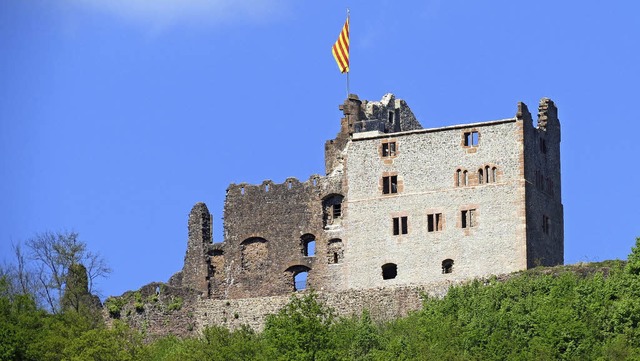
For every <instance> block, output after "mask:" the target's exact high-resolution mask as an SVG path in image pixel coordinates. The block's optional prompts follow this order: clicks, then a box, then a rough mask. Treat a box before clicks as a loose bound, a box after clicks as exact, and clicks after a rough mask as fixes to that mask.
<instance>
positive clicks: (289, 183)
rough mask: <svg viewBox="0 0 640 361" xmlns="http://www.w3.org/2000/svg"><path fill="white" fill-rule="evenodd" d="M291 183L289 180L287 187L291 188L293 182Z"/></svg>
mask: <svg viewBox="0 0 640 361" xmlns="http://www.w3.org/2000/svg"><path fill="white" fill-rule="evenodd" d="M291 183H292V182H291V181H288V182H287V189H291V186H292V184H291Z"/></svg>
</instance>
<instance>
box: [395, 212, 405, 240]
mask: <svg viewBox="0 0 640 361" xmlns="http://www.w3.org/2000/svg"><path fill="white" fill-rule="evenodd" d="M407 233H409V222H408V219H407V217H406V216H405V217H394V218H393V235H394V236H398V235H400V234H407Z"/></svg>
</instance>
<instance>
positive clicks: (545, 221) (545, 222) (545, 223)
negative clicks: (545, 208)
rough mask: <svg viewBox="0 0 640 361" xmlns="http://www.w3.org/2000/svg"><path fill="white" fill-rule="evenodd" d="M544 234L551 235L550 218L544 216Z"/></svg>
mask: <svg viewBox="0 0 640 361" xmlns="http://www.w3.org/2000/svg"><path fill="white" fill-rule="evenodd" d="M542 232H544V234H549V217H547V216H546V215H543V216H542Z"/></svg>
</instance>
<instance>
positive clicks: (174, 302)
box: [167, 297, 183, 311]
mask: <svg viewBox="0 0 640 361" xmlns="http://www.w3.org/2000/svg"><path fill="white" fill-rule="evenodd" d="M182 303H183V300H182V298H180V297H173V298H172V299H171V302H170V303H169V306H167V307H168V308H169V311H178V310H180V309H181V308H182Z"/></svg>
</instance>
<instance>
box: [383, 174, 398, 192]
mask: <svg viewBox="0 0 640 361" xmlns="http://www.w3.org/2000/svg"><path fill="white" fill-rule="evenodd" d="M392 193H398V176H397V175H392V176H386V177H382V194H392Z"/></svg>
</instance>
